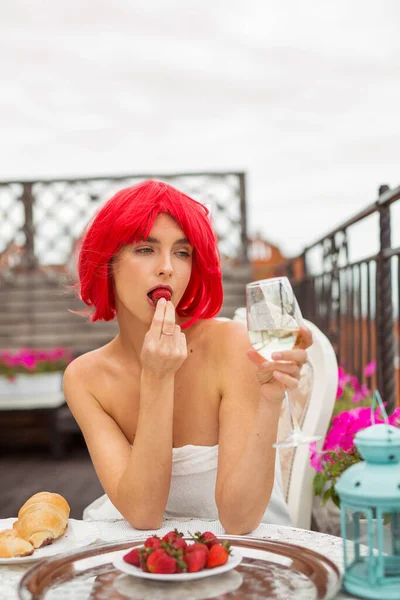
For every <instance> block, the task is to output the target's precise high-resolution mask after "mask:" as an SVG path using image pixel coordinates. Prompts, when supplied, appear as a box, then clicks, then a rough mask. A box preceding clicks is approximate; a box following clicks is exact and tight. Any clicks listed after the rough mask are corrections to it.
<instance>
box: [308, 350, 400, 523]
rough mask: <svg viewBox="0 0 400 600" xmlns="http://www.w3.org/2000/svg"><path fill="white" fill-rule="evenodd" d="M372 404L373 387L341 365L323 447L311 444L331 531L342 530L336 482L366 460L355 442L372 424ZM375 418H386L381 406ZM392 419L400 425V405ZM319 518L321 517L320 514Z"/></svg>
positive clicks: (369, 370) (369, 371)
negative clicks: (319, 447)
mask: <svg viewBox="0 0 400 600" xmlns="http://www.w3.org/2000/svg"><path fill="white" fill-rule="evenodd" d="M375 367H376V364H375V362H372V363H370V364H368V365H367V366H366V367H365V371H364V374H365V376H366V377H370V376H371V375H373V373H374V371H375ZM371 404H372V392H371V390H370V389H369V388H368V387H367V386H366V385H365V384H362V385H360V383H359V381H358V379H357V377H355V376H353V375H350V374H349V373H346V371H345V370H344V369H343V368H342V367H340V368H339V385H338V391H337V396H336V403H335V407H334V411H333V415H332V420H331V423H330V426H329V429H328V433H327V435H326V436H325V439H324V441H323V445H322V449H321V450H318V448H317V443H316V442H313V443H312V444H310V464H311V466H312V468H313V469H315V471H316V474H315V476H314V494H315V496H316V497H317V498H320V499H321V500H320V502H319V505H320V506H319V510H320V511H321V510H322V509H323V508H324V507H325V510H326V512H327V513H328V516H327V519H326V522H329V524H330V531H329V533H334V532H335V531H336V533H338V531H339V529H340V526H339V508H338V507H339V497H338V495H337V494H336V492H335V488H334V486H335V483H336V481H337V480H338V479H339V477H340V475H341V474H342V473H343V472H344V471H345V470H346V469H348V468H349V467H350V466H351V465H353V464H354V463H356V462H359V461H361V460H362V458H361V456H360V454H359V452H358V451H357V448H356V447H355V445H354V436H355V434H356V433H357V432H358V431H361V430H362V429H365V428H366V427H369V426H370V425H371V424H372V423H371ZM375 421H376V422H379V421H382V417H381V415H380V413H379V410H378V409H377V412H376V413H375ZM389 423H390V424H391V425H394V426H395V427H400V407H399V408H396V409H395V411H394V412H393V414H392V415H390V416H389ZM317 509H318V504H317ZM314 516H315V514H314ZM316 520H317V521H318V518H317V519H316ZM321 520H322V519H321Z"/></svg>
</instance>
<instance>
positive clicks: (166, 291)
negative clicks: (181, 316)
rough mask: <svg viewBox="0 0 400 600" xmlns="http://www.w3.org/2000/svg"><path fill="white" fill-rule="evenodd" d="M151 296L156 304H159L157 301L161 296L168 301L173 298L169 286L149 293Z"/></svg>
mask: <svg viewBox="0 0 400 600" xmlns="http://www.w3.org/2000/svg"><path fill="white" fill-rule="evenodd" d="M149 296H150V298H151V300H152V301H153V303H154V305H155V306H156V305H157V302H158V301H159V299H160V298H165V299H166V300H167V301H168V300H171V298H172V294H171V291H170V290H169V289H168V288H164V287H160V288H156V289H155V290H154V291H152V292H150V293H149Z"/></svg>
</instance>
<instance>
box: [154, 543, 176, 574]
mask: <svg viewBox="0 0 400 600" xmlns="http://www.w3.org/2000/svg"><path fill="white" fill-rule="evenodd" d="M147 568H148V570H149V572H150V573H162V574H166V575H170V574H172V573H175V571H176V559H175V558H174V557H173V556H170V555H169V554H168V552H166V550H163V549H162V548H158V549H157V550H154V552H152V553H151V554H150V556H149V558H148V559H147Z"/></svg>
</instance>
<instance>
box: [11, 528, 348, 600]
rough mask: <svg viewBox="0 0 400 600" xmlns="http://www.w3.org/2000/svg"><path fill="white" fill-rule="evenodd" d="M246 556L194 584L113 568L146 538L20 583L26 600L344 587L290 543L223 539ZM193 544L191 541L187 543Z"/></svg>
mask: <svg viewBox="0 0 400 600" xmlns="http://www.w3.org/2000/svg"><path fill="white" fill-rule="evenodd" d="M218 537H219V539H221V540H229V542H230V543H231V544H232V546H233V547H234V548H238V549H239V551H240V552H241V553H242V555H243V561H242V562H241V563H240V565H239V566H238V567H236V569H234V570H232V571H229V572H228V573H224V574H221V575H215V576H212V577H207V578H206V579H200V580H196V581H191V582H174V583H170V582H167V583H166V582H158V581H149V580H142V579H137V578H134V577H131V576H129V575H125V574H124V573H121V572H120V571H118V570H117V569H116V568H115V567H114V566H113V564H112V561H113V559H114V558H115V557H116V555H117V554H119V553H120V552H121V550H125V549H126V550H128V549H129V548H133V547H135V546H140V545H142V544H143V541H144V540H143V538H141V539H140V540H139V539H138V538H135V539H132V540H129V541H126V542H123V543H121V542H119V543H114V542H112V543H107V544H101V545H96V546H91V547H90V548H88V549H86V550H79V551H74V552H69V553H65V554H62V555H59V556H55V557H52V558H48V559H46V560H43V561H41V562H39V563H37V564H36V565H34V566H33V567H31V568H30V569H29V570H28V571H27V572H26V573H25V575H24V577H23V578H22V580H21V581H20V584H19V587H18V593H19V597H20V598H21V600H42V599H45V600H57V599H60V600H61V599H62V600H67V599H71V600H126V599H127V598H130V599H131V600H150V598H151V600H169V599H171V600H180V599H181V598H182V599H185V600H205V599H210V600H211V599H213V598H214V599H218V600H221V599H222V598H229V600H233V599H239V598H240V599H241V600H245V599H246V598H248V599H250V598H251V600H259V599H260V600H261V599H263V600H265V599H268V598H270V599H271V600H272V599H279V600H282V599H283V598H284V599H285V600H286V599H287V600H289V599H291V598H293V600H294V599H296V600H303V599H304V600H328V599H329V598H333V597H334V596H335V595H336V593H337V592H338V590H339V588H340V585H341V574H340V571H339V569H338V567H337V566H336V565H335V564H334V563H333V562H332V561H331V560H329V559H328V558H326V557H325V556H323V555H321V554H318V553H317V552H314V551H313V550H308V549H307V548H303V547H301V546H296V545H294V544H289V543H286V542H279V541H271V540H264V539H259V538H250V537H244V536H232V535H223V536H218ZM186 539H189V540H190V538H186Z"/></svg>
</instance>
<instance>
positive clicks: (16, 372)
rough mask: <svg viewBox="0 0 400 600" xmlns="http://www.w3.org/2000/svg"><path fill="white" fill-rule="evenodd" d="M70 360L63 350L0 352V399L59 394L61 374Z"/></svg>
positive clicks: (68, 352)
mask: <svg viewBox="0 0 400 600" xmlns="http://www.w3.org/2000/svg"><path fill="white" fill-rule="evenodd" d="M72 359H73V355H72V352H71V350H69V349H67V348H53V349H51V350H46V349H41V348H21V349H19V350H16V351H10V350H3V351H1V352H0V397H1V396H3V397H4V396H7V397H9V396H36V395H47V394H53V393H57V392H60V391H61V382H62V374H63V372H64V370H65V368H66V366H67V365H68V364H69V363H70V362H71V360H72Z"/></svg>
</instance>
